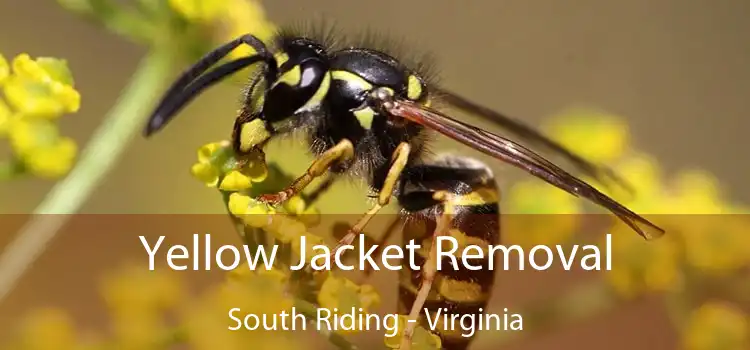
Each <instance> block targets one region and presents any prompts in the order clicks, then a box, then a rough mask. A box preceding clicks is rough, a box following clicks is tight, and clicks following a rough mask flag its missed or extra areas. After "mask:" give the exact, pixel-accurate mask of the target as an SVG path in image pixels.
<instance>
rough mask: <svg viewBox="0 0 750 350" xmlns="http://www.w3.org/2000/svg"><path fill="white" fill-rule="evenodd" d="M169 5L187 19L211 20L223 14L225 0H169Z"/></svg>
mask: <svg viewBox="0 0 750 350" xmlns="http://www.w3.org/2000/svg"><path fill="white" fill-rule="evenodd" d="M169 6H171V7H172V9H173V10H175V11H176V12H177V13H179V14H180V15H181V16H183V17H184V18H185V19H187V20H189V21H194V22H203V23H207V22H211V21H214V20H216V19H217V18H219V16H221V15H223V14H224V13H225V10H226V2H225V0H208V1H206V0H169Z"/></svg>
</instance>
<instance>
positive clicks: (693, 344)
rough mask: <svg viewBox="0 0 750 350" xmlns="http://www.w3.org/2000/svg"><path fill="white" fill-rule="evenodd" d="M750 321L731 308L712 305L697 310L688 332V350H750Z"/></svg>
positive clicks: (686, 335)
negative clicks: (749, 329)
mask: <svg viewBox="0 0 750 350" xmlns="http://www.w3.org/2000/svg"><path fill="white" fill-rule="evenodd" d="M748 327H750V324H749V323H748V318H747V316H746V315H744V314H743V313H742V311H740V310H739V309H737V308H734V307H732V306H730V305H727V304H723V303H719V302H709V303H706V304H703V305H702V306H701V307H699V308H698V309H696V310H694V311H693V313H692V315H691V316H690V319H689V321H688V325H687V329H686V330H685V333H684V334H685V336H684V340H683V341H684V344H685V349H687V350H744V349H748V347H750V334H748Z"/></svg>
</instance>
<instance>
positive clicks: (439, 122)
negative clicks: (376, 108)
mask: <svg viewBox="0 0 750 350" xmlns="http://www.w3.org/2000/svg"><path fill="white" fill-rule="evenodd" d="M382 108H383V109H385V110H386V111H387V112H388V113H390V114H392V115H394V116H397V117H401V118H404V119H407V120H409V121H412V122H414V123H417V124H421V125H423V126H425V127H427V128H429V129H432V130H435V131H437V132H440V133H441V134H443V135H445V136H447V137H449V138H451V139H453V140H456V141H458V142H461V143H463V144H465V145H467V146H469V147H472V148H474V149H476V150H478V151H481V152H483V153H485V154H487V155H490V156H492V157H494V158H496V159H499V160H502V161H504V162H507V163H510V164H512V165H514V166H516V167H518V168H520V169H523V170H525V171H527V172H529V173H530V174H532V175H534V176H536V177H538V178H540V179H542V180H544V181H546V182H548V183H550V184H552V185H554V186H557V187H558V188H560V189H562V190H565V191H567V192H568V193H570V194H573V195H575V196H578V197H583V198H586V199H588V200H590V201H592V202H593V203H596V204H598V205H601V206H602V207H604V208H606V209H608V210H609V211H611V212H612V213H613V214H615V215H616V216H617V217H618V218H620V219H621V220H622V221H623V222H625V223H626V224H627V225H629V226H630V227H631V228H633V229H634V230H635V231H636V232H638V234H640V235H641V236H642V237H644V238H645V239H654V238H658V237H661V236H662V235H664V230H663V229H661V228H659V227H658V226H656V225H654V224H653V223H651V222H650V221H648V220H646V219H645V218H643V217H641V216H640V215H638V214H636V213H634V212H632V211H631V210H630V209H628V208H626V207H625V206H623V205H622V204H620V203H618V202H617V201H615V200H614V199H612V198H610V197H609V196H607V195H605V194H604V193H601V192H600V191H599V190H597V189H595V188H594V187H592V186H591V185H589V184H587V183H585V182H584V181H582V180H580V179H578V178H576V177H575V176H573V175H571V174H569V173H568V172H566V171H565V170H563V169H561V168H560V167H558V166H557V165H555V164H553V163H552V162H550V161H549V160H547V159H545V158H543V157H542V156H540V155H538V154H536V153H534V152H533V151H531V150H529V149H527V148H526V147H524V146H522V145H520V144H518V143H516V142H513V141H511V140H509V139H506V138H504V137H501V136H498V135H495V134H493V133H490V132H488V131H485V130H482V129H479V128H477V127H474V126H471V125H468V124H466V123H463V122H461V121H458V120H456V119H454V118H451V117H449V116H447V115H445V114H444V113H442V112H439V111H437V110H434V109H431V108H427V107H424V106H423V105H420V104H417V103H414V102H411V101H408V100H390V101H387V102H384V103H382ZM644 226H645V227H644Z"/></svg>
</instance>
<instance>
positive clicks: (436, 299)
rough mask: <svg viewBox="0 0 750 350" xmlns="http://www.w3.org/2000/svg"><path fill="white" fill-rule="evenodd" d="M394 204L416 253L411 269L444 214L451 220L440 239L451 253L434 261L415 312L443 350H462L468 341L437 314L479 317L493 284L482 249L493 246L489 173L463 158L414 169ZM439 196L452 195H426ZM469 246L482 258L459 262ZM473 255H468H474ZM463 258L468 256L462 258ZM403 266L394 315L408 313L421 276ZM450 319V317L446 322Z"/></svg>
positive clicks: (494, 193)
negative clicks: (425, 294)
mask: <svg viewBox="0 0 750 350" xmlns="http://www.w3.org/2000/svg"><path fill="white" fill-rule="evenodd" d="M402 181H403V182H402V184H401V190H402V191H401V192H400V194H399V203H400V204H401V206H402V207H403V208H404V210H405V211H406V212H407V214H405V219H406V222H405V226H404V233H403V237H404V238H403V239H404V242H403V243H404V244H407V243H408V242H409V241H410V240H415V243H417V244H419V245H420V247H421V249H420V250H418V251H417V254H416V256H415V259H414V263H415V265H416V266H424V264H425V263H426V262H427V258H428V256H429V252H430V248H431V246H432V244H433V242H435V241H434V240H433V238H434V233H435V230H436V229H437V223H438V221H439V220H440V218H441V216H442V215H444V214H445V213H446V211H447V210H450V211H451V212H452V213H453V218H452V220H451V223H450V225H449V228H448V232H446V233H444V235H446V236H447V238H443V239H442V240H441V246H440V248H441V250H442V251H443V252H452V254H451V255H450V256H443V257H442V258H441V259H440V262H439V263H440V268H439V270H438V271H437V275H436V276H435V279H434V281H433V285H432V288H431V291H430V293H429V296H428V297H427V300H426V302H425V304H424V306H423V310H421V317H420V321H421V323H422V324H423V325H424V326H425V327H427V328H428V329H430V327H429V322H428V321H427V317H430V318H432V319H433V320H434V321H436V324H434V329H430V330H432V331H434V332H435V333H437V334H438V335H439V336H440V337H441V339H442V340H443V348H444V349H447V350H456V349H465V348H466V347H467V346H468V345H469V343H470V342H471V340H472V339H473V335H472V336H468V337H467V336H465V335H466V332H465V331H464V330H463V329H462V328H461V327H460V325H459V326H456V325H453V324H446V323H445V322H444V320H445V319H446V318H444V317H442V316H438V313H439V314H440V315H449V316H453V315H458V316H461V315H480V314H482V313H483V312H484V309H485V308H486V307H487V304H488V301H489V298H490V295H491V292H492V287H493V285H494V281H495V274H494V271H491V270H490V269H489V264H490V261H489V259H488V256H489V254H488V251H487V248H488V247H489V246H490V245H495V244H498V243H499V239H500V222H499V218H500V208H499V205H498V197H499V191H498V188H497V185H496V183H495V181H494V179H493V176H492V172H491V171H490V170H489V169H487V168H486V167H485V166H484V165H483V164H481V163H479V162H477V161H474V160H472V159H469V158H463V157H453V156H451V157H443V158H441V159H438V160H436V161H434V162H431V163H429V164H426V165H419V166H415V167H414V168H412V169H410V170H409V171H408V173H407V174H405V176H404V177H403V180H402ZM439 191H444V192H448V193H451V194H452V197H451V201H450V203H448V202H441V201H438V200H435V199H433V196H432V194H434V193H436V192H439ZM468 245H475V246H477V247H481V248H482V250H484V254H483V257H482V258H474V259H465V260H464V259H463V256H462V251H463V248H464V247H466V246H468ZM476 253H477V252H476V251H473V252H472V256H474V255H477V254H476ZM467 257H468V256H467ZM405 264H407V266H404V269H403V270H401V278H400V283H399V312H400V313H405V314H408V313H409V311H410V310H411V308H412V306H413V304H414V302H415V299H416V295H417V292H418V290H419V288H420V286H421V283H422V280H423V276H422V270H424V268H422V269H421V270H418V271H414V270H410V269H409V268H408V262H405ZM449 318H450V317H449Z"/></svg>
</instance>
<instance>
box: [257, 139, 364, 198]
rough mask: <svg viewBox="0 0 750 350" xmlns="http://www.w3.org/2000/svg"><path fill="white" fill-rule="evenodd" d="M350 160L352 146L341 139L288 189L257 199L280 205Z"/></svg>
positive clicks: (352, 152)
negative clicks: (338, 165)
mask: <svg viewBox="0 0 750 350" xmlns="http://www.w3.org/2000/svg"><path fill="white" fill-rule="evenodd" d="M352 158H354V146H353V145H352V143H351V141H349V140H347V139H343V140H341V141H340V142H339V143H337V144H336V145H335V146H333V147H331V148H329V149H328V150H327V151H325V152H323V154H321V155H320V156H319V157H318V158H317V159H315V161H313V163H312V164H311V165H310V167H309V168H307V172H306V173H305V174H304V175H302V176H300V177H298V178H297V179H296V180H294V182H292V184H291V185H290V186H289V187H287V188H286V189H284V190H283V191H280V192H277V193H271V194H264V195H261V196H260V197H259V199H260V200H261V201H264V202H267V203H269V204H279V203H282V202H284V201H286V200H287V199H289V198H291V197H293V196H295V195H296V194H298V193H300V192H302V191H303V190H304V189H305V188H307V186H308V185H309V184H310V183H311V182H312V181H313V180H315V179H316V178H318V177H320V176H322V175H323V174H325V173H326V172H327V171H328V169H330V168H331V166H333V165H334V164H335V163H337V162H342V161H348V160H351V159H352Z"/></svg>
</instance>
